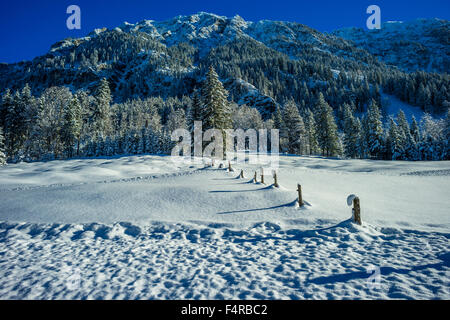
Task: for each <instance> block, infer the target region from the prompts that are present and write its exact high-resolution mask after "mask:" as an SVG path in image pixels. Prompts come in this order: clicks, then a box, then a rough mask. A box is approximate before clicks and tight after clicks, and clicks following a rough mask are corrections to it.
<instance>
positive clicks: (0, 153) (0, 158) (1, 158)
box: [0, 127, 6, 166]
mask: <svg viewBox="0 0 450 320" xmlns="http://www.w3.org/2000/svg"><path fill="white" fill-rule="evenodd" d="M4 164H6V155H5V138H4V137H3V128H2V127H0V166H2V165H4Z"/></svg>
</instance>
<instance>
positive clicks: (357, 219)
mask: <svg viewBox="0 0 450 320" xmlns="http://www.w3.org/2000/svg"><path fill="white" fill-rule="evenodd" d="M352 204H353V208H352V220H353V222H354V223H357V224H359V225H361V224H362V221H361V206H360V203H359V198H358V197H357V196H356V195H354V194H351V195H349V196H348V197H347V205H348V206H349V207H350V206H351V205H352Z"/></svg>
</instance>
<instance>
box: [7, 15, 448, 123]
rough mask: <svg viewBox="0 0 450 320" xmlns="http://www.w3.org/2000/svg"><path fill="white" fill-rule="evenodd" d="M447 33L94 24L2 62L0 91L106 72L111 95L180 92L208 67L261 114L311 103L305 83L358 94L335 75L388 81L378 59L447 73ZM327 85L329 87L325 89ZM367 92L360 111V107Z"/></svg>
mask: <svg viewBox="0 0 450 320" xmlns="http://www.w3.org/2000/svg"><path fill="white" fill-rule="evenodd" d="M448 35H449V33H448V22H447V21H442V20H418V21H415V22H411V23H406V24H399V23H388V24H385V25H384V26H383V29H382V30H381V31H374V32H365V31H362V30H359V29H347V30H340V31H337V32H335V33H333V34H326V33H321V32H319V31H317V30H314V29H312V28H310V27H308V26H305V25H303V24H300V23H296V22H281V21H269V20H262V21H258V22H249V21H245V20H244V19H243V18H242V17H240V16H235V17H232V18H228V17H223V16H218V15H215V14H211V13H205V12H200V13H198V14H193V15H187V16H178V17H175V18H173V19H169V20H167V21H161V22H158V21H153V20H143V21H140V22H137V23H127V22H125V23H123V24H122V25H120V26H118V27H116V28H113V29H111V30H109V29H106V28H100V29H95V30H94V31H93V32H91V33H90V34H89V35H88V36H86V37H83V38H77V39H71V38H68V39H64V40H62V41H59V42H57V43H55V44H54V45H52V46H51V48H50V50H49V52H48V53H47V54H46V55H43V56H40V57H36V58H35V59H33V60H32V61H24V62H20V63H14V64H1V65H0V92H1V93H3V92H4V91H5V90H6V89H7V88H10V89H11V90H17V89H21V88H22V87H24V85H25V84H26V83H28V84H29V85H30V87H31V89H32V91H33V93H34V94H40V93H41V92H42V91H43V90H45V89H46V88H49V87H51V86H67V87H69V88H71V89H72V90H78V89H88V90H90V91H91V92H92V91H93V89H94V88H95V87H96V86H97V85H98V83H99V80H100V79H101V78H104V77H105V78H107V80H108V82H109V85H110V87H111V90H112V93H113V98H114V100H115V101H117V102H122V101H126V100H129V99H134V98H136V97H141V98H145V97H148V96H160V97H163V98H166V97H173V96H178V97H181V96H183V95H191V94H192V92H193V90H194V89H195V88H196V87H197V88H198V87H199V86H201V83H202V81H203V79H204V72H205V70H206V69H207V66H208V65H213V66H214V67H215V68H216V69H218V73H219V75H220V77H221V80H222V81H223V82H224V83H225V87H226V89H228V90H229V91H230V92H231V93H232V96H233V97H232V98H233V100H234V101H235V102H237V103H239V104H244V103H245V104H248V105H250V106H253V107H256V108H258V110H260V111H261V113H262V114H263V115H265V116H266V115H267V112H269V113H270V112H271V111H273V110H274V109H275V107H274V106H275V105H276V104H277V103H282V102H283V101H285V100H287V99H290V98H294V100H295V101H297V102H298V103H301V102H302V100H304V101H303V102H304V103H305V104H307V103H310V101H311V100H310V98H308V95H306V98H305V95H304V93H305V90H303V91H302V90H300V89H301V88H302V87H305V86H307V87H308V88H309V89H310V90H313V91H316V90H320V91H323V92H324V94H325V96H326V98H327V97H328V96H329V97H331V99H335V98H336V97H338V96H339V95H341V96H342V97H346V96H347V97H348V96H351V95H353V96H356V95H361V94H360V93H358V92H357V91H358V90H360V89H358V88H357V86H359V84H357V83H353V84H352V85H351V86H350V84H349V83H344V85H346V86H348V89H349V90H355V91H354V92H352V93H345V94H344V93H337V92H336V91H337V88H342V86H343V84H342V83H343V82H342V81H343V80H340V79H338V78H339V77H338V76H337V75H338V74H342V75H345V77H352V78H353V79H358V80H357V82H358V81H359V82H361V81H365V80H368V81H369V83H370V84H371V85H373V86H375V82H374V80H376V82H377V83H378V84H379V83H383V82H384V83H386V81H385V80H383V81H381V80H380V79H381V76H382V75H392V72H389V71H390V70H391V69H390V67H388V66H386V64H385V63H384V62H383V61H382V60H384V61H385V62H386V63H388V64H392V65H394V66H398V67H400V68H404V69H405V70H408V71H410V70H414V69H417V68H419V69H420V68H423V69H426V70H433V71H445V72H447V71H448V69H449V68H448V66H449V58H448V57H449V54H448V51H449V46H448V42H449V40H448ZM340 37H343V38H347V39H350V40H353V41H354V42H352V41H347V40H344V39H343V38H340ZM395 39H397V40H395ZM398 39H402V41H403V42H401V41H399V40H398ZM375 40H376V41H375ZM404 44H406V45H404ZM413 47H414V48H416V47H417V48H420V51H415V50H413V49H414V48H413ZM378 56H379V57H381V58H382V59H381V60H380V59H378V58H377V57H378ZM396 77H398V78H401V77H403V76H402V75H401V74H396ZM352 81H354V80H352ZM438 81H441V80H438ZM244 82H245V83H246V84H245V85H243V83H244ZM392 82H397V80H394V81H392ZM361 86H364V88H365V89H364V90H366V91H367V90H368V89H370V87H369V86H368V85H364V84H361ZM327 87H328V88H330V87H331V88H332V89H333V91H334V92H333V93H332V92H325V90H327ZM436 87H439V88H440V87H442V85H441V84H440V83H438V85H436ZM344 90H345V87H344ZM365 96H368V94H367V93H366V94H365ZM305 99H306V100H305ZM364 99H366V98H362V99H361V100H360V101H361V102H360V104H361V105H362V106H356V107H357V108H360V109H363V108H364V105H365V104H366V103H367V102H366V101H365V100H364ZM341 100H342V99H341ZM444 100H445V99H444ZM344 101H345V99H344ZM329 102H330V103H331V104H332V105H333V101H332V100H330V99H329ZM340 102H342V101H340Z"/></svg>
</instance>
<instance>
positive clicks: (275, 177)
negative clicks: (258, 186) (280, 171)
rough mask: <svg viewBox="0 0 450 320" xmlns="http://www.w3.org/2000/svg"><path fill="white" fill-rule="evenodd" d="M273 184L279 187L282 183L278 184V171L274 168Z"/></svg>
mask: <svg viewBox="0 0 450 320" xmlns="http://www.w3.org/2000/svg"><path fill="white" fill-rule="evenodd" d="M273 186H274V187H275V188H279V187H280V185H279V184H278V178H277V171H276V170H273Z"/></svg>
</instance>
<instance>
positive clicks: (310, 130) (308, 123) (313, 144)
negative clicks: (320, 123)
mask: <svg viewBox="0 0 450 320" xmlns="http://www.w3.org/2000/svg"><path fill="white" fill-rule="evenodd" d="M305 127H306V134H307V136H308V149H309V154H310V155H313V154H316V153H317V149H318V146H319V143H318V142H317V133H316V120H315V118H314V113H313V112H312V111H311V110H310V109H308V110H307V111H306V119H305Z"/></svg>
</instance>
